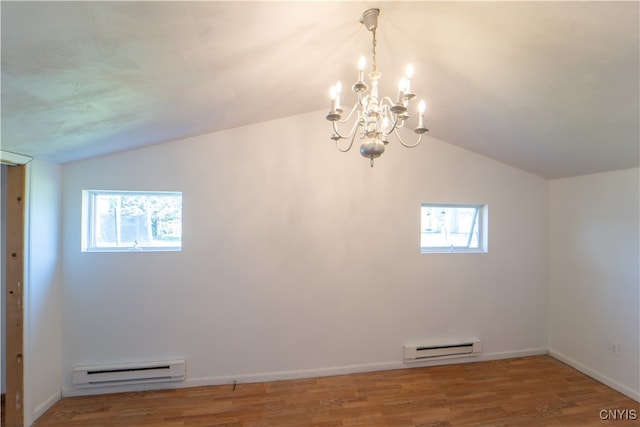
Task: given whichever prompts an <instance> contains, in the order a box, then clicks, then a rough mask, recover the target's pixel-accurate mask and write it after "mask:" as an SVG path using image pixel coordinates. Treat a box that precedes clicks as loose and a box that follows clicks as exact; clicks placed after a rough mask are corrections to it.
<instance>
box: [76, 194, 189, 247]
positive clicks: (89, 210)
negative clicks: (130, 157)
mask: <svg viewBox="0 0 640 427" xmlns="http://www.w3.org/2000/svg"><path fill="white" fill-rule="evenodd" d="M100 195H121V196H149V197H152V196H180V205H181V213H180V214H181V219H180V228H181V230H180V241H179V244H178V245H166V246H145V245H140V246H137V245H134V246H97V236H96V229H95V226H96V214H97V211H96V197H97V196H100ZM81 228H82V232H81V251H82V252H180V251H182V192H181V191H130V190H82V225H81Z"/></svg>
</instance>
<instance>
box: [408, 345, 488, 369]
mask: <svg viewBox="0 0 640 427" xmlns="http://www.w3.org/2000/svg"><path fill="white" fill-rule="evenodd" d="M481 351H482V343H481V342H480V341H479V340H475V339H474V340H467V341H456V342H440V343H434V344H425V345H418V346H410V345H405V346H404V348H403V358H404V361H405V362H406V363H410V362H420V361H424V360H432V359H445V358H447V359H448V358H452V357H465V356H473V355H474V354H476V353H480V352H481Z"/></svg>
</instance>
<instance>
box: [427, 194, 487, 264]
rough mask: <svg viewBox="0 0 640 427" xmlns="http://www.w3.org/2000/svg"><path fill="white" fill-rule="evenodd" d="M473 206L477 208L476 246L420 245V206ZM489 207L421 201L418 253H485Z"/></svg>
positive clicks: (475, 204) (474, 204)
mask: <svg viewBox="0 0 640 427" xmlns="http://www.w3.org/2000/svg"><path fill="white" fill-rule="evenodd" d="M423 207H430V208H449V209H451V208H454V209H455V208H474V209H477V215H478V216H477V218H476V222H475V224H476V227H478V247H477V248H470V247H467V246H422V233H423V231H424V230H423V224H422V208H423ZM488 212H489V208H488V206H487V205H486V204H477V203H473V204H472V203H467V204H455V203H422V204H421V205H420V253H423V254H430V253H487V252H488V251H489V245H488V234H489V233H488V226H489V221H488V219H489V215H488Z"/></svg>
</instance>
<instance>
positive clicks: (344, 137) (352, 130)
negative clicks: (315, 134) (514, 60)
mask: <svg viewBox="0 0 640 427" xmlns="http://www.w3.org/2000/svg"><path fill="white" fill-rule="evenodd" d="M361 121H362V120H361V119H358V120H357V121H356V122H355V123H354V124H353V127H352V128H351V131H349V133H348V134H347V135H346V136H344V135H342V134H341V133H340V131H338V125H337V124H336V122H335V121H334V122H333V132H334V133H335V134H336V135H338V137H339V139H349V138H352V137H355V135H356V132H355V131H356V129H357V128H358V126H360V124H361ZM352 139H353V138H352ZM336 143H337V141H336ZM347 151H349V149H347Z"/></svg>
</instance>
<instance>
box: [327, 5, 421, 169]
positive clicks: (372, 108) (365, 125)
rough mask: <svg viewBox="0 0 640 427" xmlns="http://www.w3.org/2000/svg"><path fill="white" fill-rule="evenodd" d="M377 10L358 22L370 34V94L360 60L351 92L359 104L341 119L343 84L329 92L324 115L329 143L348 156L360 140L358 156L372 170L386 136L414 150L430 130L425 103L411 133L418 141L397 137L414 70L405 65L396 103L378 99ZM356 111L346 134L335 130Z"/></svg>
mask: <svg viewBox="0 0 640 427" xmlns="http://www.w3.org/2000/svg"><path fill="white" fill-rule="evenodd" d="M379 14H380V9H369V10H367V11H365V12H364V13H363V14H362V17H360V22H361V23H362V24H364V26H365V27H366V29H367V30H369V31H371V33H372V34H373V49H372V54H373V64H372V67H371V72H370V73H369V80H370V81H371V90H370V91H369V93H368V94H367V93H366V91H367V89H369V87H368V86H367V84H366V83H365V82H364V68H365V63H366V61H365V58H364V56H362V57H360V61H359V62H358V80H357V81H356V82H355V83H354V84H353V86H352V87H351V89H352V90H353V91H354V92H355V93H356V95H357V97H358V101H357V102H356V103H355V105H354V106H353V108H352V109H351V112H350V113H349V114H348V115H347V117H346V118H344V119H343V118H342V113H343V111H344V110H343V109H342V105H340V95H341V92H342V84H341V83H340V82H338V83H336V85H335V86H333V87H332V88H331V93H330V94H331V111H329V114H327V120H329V121H330V122H332V127H333V134H332V135H331V139H332V140H334V141H335V143H336V147H337V148H338V150H340V151H341V152H343V153H344V152H347V151H349V150H350V149H351V147H352V146H353V142H354V140H355V138H356V136H358V137H359V139H360V140H361V144H360V154H362V155H363V156H364V157H366V158H368V159H370V160H369V161H370V164H371V167H373V159H375V158H376V157H380V156H381V155H382V153H384V148H385V146H386V145H387V144H388V143H389V136H390V135H391V134H392V133H394V134H395V135H396V137H397V138H398V141H400V144H402V145H403V146H404V147H407V148H413V147H416V146H417V145H418V144H420V141H421V140H422V135H423V134H424V133H426V132H428V131H429V130H428V129H427V128H425V127H424V111H425V103H424V101H420V104H419V106H418V114H419V115H418V126H417V127H416V128H415V129H413V131H414V132H415V133H417V134H418V139H417V141H415V142H413V143H411V144H407V143H405V142H404V140H403V139H402V137H401V136H400V132H399V131H398V130H399V129H401V128H403V127H405V124H406V122H407V121H408V120H409V119H410V116H409V113H408V109H407V107H408V105H409V102H410V101H411V100H412V99H413V98H415V96H416V95H415V94H414V93H413V92H412V91H411V77H412V76H413V67H412V66H411V64H409V65H407V69H406V72H405V76H404V77H402V78H401V79H400V82H399V84H398V96H397V98H396V100H395V101H394V100H392V99H391V98H389V97H388V96H385V97H383V98H380V97H379V95H378V82H379V80H380V78H381V77H382V74H381V73H380V72H379V71H378V67H377V65H376V43H377V41H376V28H377V27H378V15H379ZM356 111H357V119H356V120H355V123H354V124H353V126H352V128H351V131H350V132H349V133H348V134H343V133H341V132H340V131H339V130H338V125H339V124H340V123H347V122H349V121H351V119H352V117H353V115H354V113H355V112H356ZM342 139H346V140H350V142H349V143H348V144H347V145H342V146H341V145H340V143H339V141H340V140H342Z"/></svg>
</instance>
